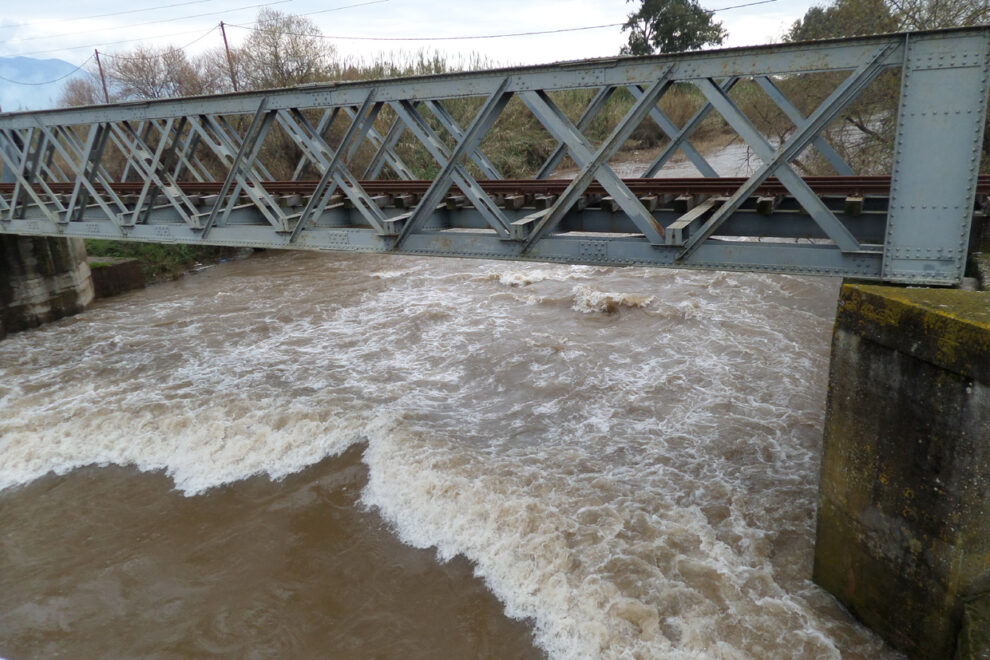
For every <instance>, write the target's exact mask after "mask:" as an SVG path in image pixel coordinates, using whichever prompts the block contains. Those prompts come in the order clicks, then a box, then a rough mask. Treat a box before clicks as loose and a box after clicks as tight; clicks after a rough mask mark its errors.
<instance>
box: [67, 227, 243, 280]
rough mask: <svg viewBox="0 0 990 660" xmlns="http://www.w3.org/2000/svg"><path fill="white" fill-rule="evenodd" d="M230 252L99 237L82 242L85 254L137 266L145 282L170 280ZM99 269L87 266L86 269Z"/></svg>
mask: <svg viewBox="0 0 990 660" xmlns="http://www.w3.org/2000/svg"><path fill="white" fill-rule="evenodd" d="M231 252H232V249H231V248H226V247H215V246H212V245H204V246H198V245H177V244H171V243H132V242H123V241H109V240H105V239H102V238H92V239H87V240H86V254H88V255H89V256H91V257H123V258H127V259H136V260H138V261H139V262H140V263H141V272H142V273H144V278H145V280H147V281H149V282H154V281H157V280H168V279H174V278H176V277H178V276H180V275H182V274H183V273H185V272H186V271H188V270H189V269H190V268H192V267H193V266H194V265H196V264H197V263H199V262H210V261H217V260H219V259H223V258H226V257H228V256H230V255H231ZM94 266H95V267H99V265H98V264H90V268H93V267H94Z"/></svg>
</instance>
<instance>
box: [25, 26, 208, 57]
mask: <svg viewBox="0 0 990 660" xmlns="http://www.w3.org/2000/svg"><path fill="white" fill-rule="evenodd" d="M198 33H199V30H186V31H184V32H170V33H169V34H159V35H156V38H157V39H164V38H166V37H179V36H182V35H186V34H198ZM135 41H147V37H137V38H134V39H121V40H119V41H104V42H101V43H98V44H87V45H85V46H63V47H62V48H51V49H49V50H34V51H30V52H27V53H18V55H16V56H15V55H9V56H7V57H25V56H27V55H43V54H45V53H58V52H60V51H63V50H80V49H82V48H100V47H102V46H116V45H118V44H130V43H134V42H135Z"/></svg>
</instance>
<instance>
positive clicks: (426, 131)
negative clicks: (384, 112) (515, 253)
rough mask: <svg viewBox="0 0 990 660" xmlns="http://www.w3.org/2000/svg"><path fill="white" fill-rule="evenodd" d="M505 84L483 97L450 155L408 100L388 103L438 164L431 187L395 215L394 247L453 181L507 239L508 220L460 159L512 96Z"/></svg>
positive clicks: (430, 211)
mask: <svg viewBox="0 0 990 660" xmlns="http://www.w3.org/2000/svg"><path fill="white" fill-rule="evenodd" d="M508 86H509V78H504V79H503V80H502V81H501V82H500V83H499V84H498V85H497V86H496V88H495V90H494V91H493V92H492V93H491V94H490V95H489V96H488V98H487V99H485V102H484V104H482V106H481V108H480V109H479V110H478V114H476V115H475V117H474V119H473V120H472V121H471V125H470V126H468V128H467V130H466V131H465V132H464V133H463V134H462V136H461V139H460V140H458V142H457V144H456V145H455V146H454V149H453V151H451V152H450V153H449V154H448V153H447V148H446V147H445V146H444V144H443V142H442V141H441V140H440V138H439V137H438V136H437V134H436V133H435V132H434V131H433V129H432V128H430V126H429V124H427V123H426V121H424V120H423V118H422V117H421V116H420V114H419V113H418V112H416V109H415V108H414V107H413V106H412V104H411V103H409V102H408V101H400V102H398V103H392V104H391V105H392V108H393V109H394V110H395V112H396V113H397V114H398V115H399V117H400V118H401V119H402V121H403V122H404V123H405V125H406V128H407V129H408V130H409V131H411V132H412V133H413V135H415V136H416V138H417V139H419V141H420V142H421V143H422V144H423V146H425V147H426V149H427V150H428V151H429V152H430V154H431V155H432V156H433V158H434V159H435V160H436V161H437V163H439V164H440V166H441V169H440V172H439V173H438V174H437V176H436V177H435V178H434V179H433V182H432V183H431V184H430V187H429V188H428V189H427V191H426V193H425V194H424V195H423V198H422V199H421V200H420V202H419V204H417V205H416V208H415V209H414V210H413V211H412V213H410V214H408V215H406V216H405V217H403V216H399V217H398V218H393V221H396V220H401V221H404V224H403V226H402V228H401V229H400V230H399V235H398V237H397V238H396V241H395V245H394V246H393V247H395V248H398V247H399V246H400V245H402V242H403V241H405V239H406V237H408V236H409V234H411V233H413V232H415V231H416V230H417V229H419V227H420V225H421V224H422V223H423V222H425V220H426V219H427V218H428V217H430V216H431V215H432V214H433V213H434V212H435V211H436V207H437V204H439V202H440V199H441V198H442V197H443V196H444V195H446V194H447V191H448V190H449V189H450V186H451V184H452V183H453V184H455V185H457V187H458V188H460V189H461V191H462V192H463V193H464V196H465V197H467V198H468V199H469V200H470V201H471V203H472V204H474V206H475V208H477V209H478V211H479V212H480V213H481V215H482V217H484V218H485V220H486V221H487V222H488V224H489V225H490V226H491V227H492V229H494V230H495V231H496V232H497V233H498V235H499V236H500V237H501V238H509V223H508V221H507V220H506V218H505V216H504V215H503V214H502V211H501V210H500V209H499V208H498V205H497V204H495V202H494V201H492V199H491V197H489V196H488V194H487V193H486V192H485V191H484V190H483V189H482V188H481V186H480V185H478V182H477V181H475V180H474V177H472V176H471V174H470V173H469V172H468V171H467V168H465V167H464V164H463V162H462V161H463V159H464V158H465V156H467V155H468V154H471V153H474V152H475V151H476V150H477V148H478V145H479V144H480V143H481V140H482V138H484V136H485V134H486V133H487V132H488V131H489V129H491V127H492V126H493V125H494V124H495V121H496V120H497V119H498V117H499V115H500V114H501V112H502V110H503V109H504V108H505V106H506V104H507V103H508V102H509V99H510V98H511V97H512V95H511V94H510V93H508V92H506V91H505V90H506V88H507V87H508Z"/></svg>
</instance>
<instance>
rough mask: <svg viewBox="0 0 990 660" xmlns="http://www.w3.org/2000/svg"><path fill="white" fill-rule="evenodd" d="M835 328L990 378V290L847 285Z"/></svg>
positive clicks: (947, 367)
mask: <svg viewBox="0 0 990 660" xmlns="http://www.w3.org/2000/svg"><path fill="white" fill-rule="evenodd" d="M836 327H842V328H844V329H846V330H849V331H850V332H853V333H855V334H857V335H859V336H862V337H864V338H865V339H869V340H870V341H874V342H876V343H878V344H881V345H883V346H886V347H888V348H891V349H894V350H896V351H899V352H901V353H904V354H906V355H911V356H912V357H916V358H918V359H920V360H925V361H926V362H930V363H932V364H935V365H937V366H939V367H941V368H943V369H948V370H950V371H954V372H956V373H959V374H961V375H964V376H968V377H970V378H976V379H978V380H982V381H984V382H990V292H986V291H960V290H958V289H902V288H897V287H887V286H878V285H867V284H845V285H843V287H842V291H841V293H840V297H839V311H838V315H837V317H836Z"/></svg>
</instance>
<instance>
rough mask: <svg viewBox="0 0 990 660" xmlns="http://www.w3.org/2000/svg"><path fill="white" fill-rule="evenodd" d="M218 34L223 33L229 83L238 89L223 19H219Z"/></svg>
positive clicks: (236, 90)
mask: <svg viewBox="0 0 990 660" xmlns="http://www.w3.org/2000/svg"><path fill="white" fill-rule="evenodd" d="M220 34H222V35H223V49H224V50H225V51H227V67H228V68H229V69H230V84H232V85H233V86H234V91H235V92H238V91H240V90H239V89H237V77H236V76H235V75H234V60H232V59H230V46H228V45H227V30H225V29H224V26H223V21H220Z"/></svg>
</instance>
